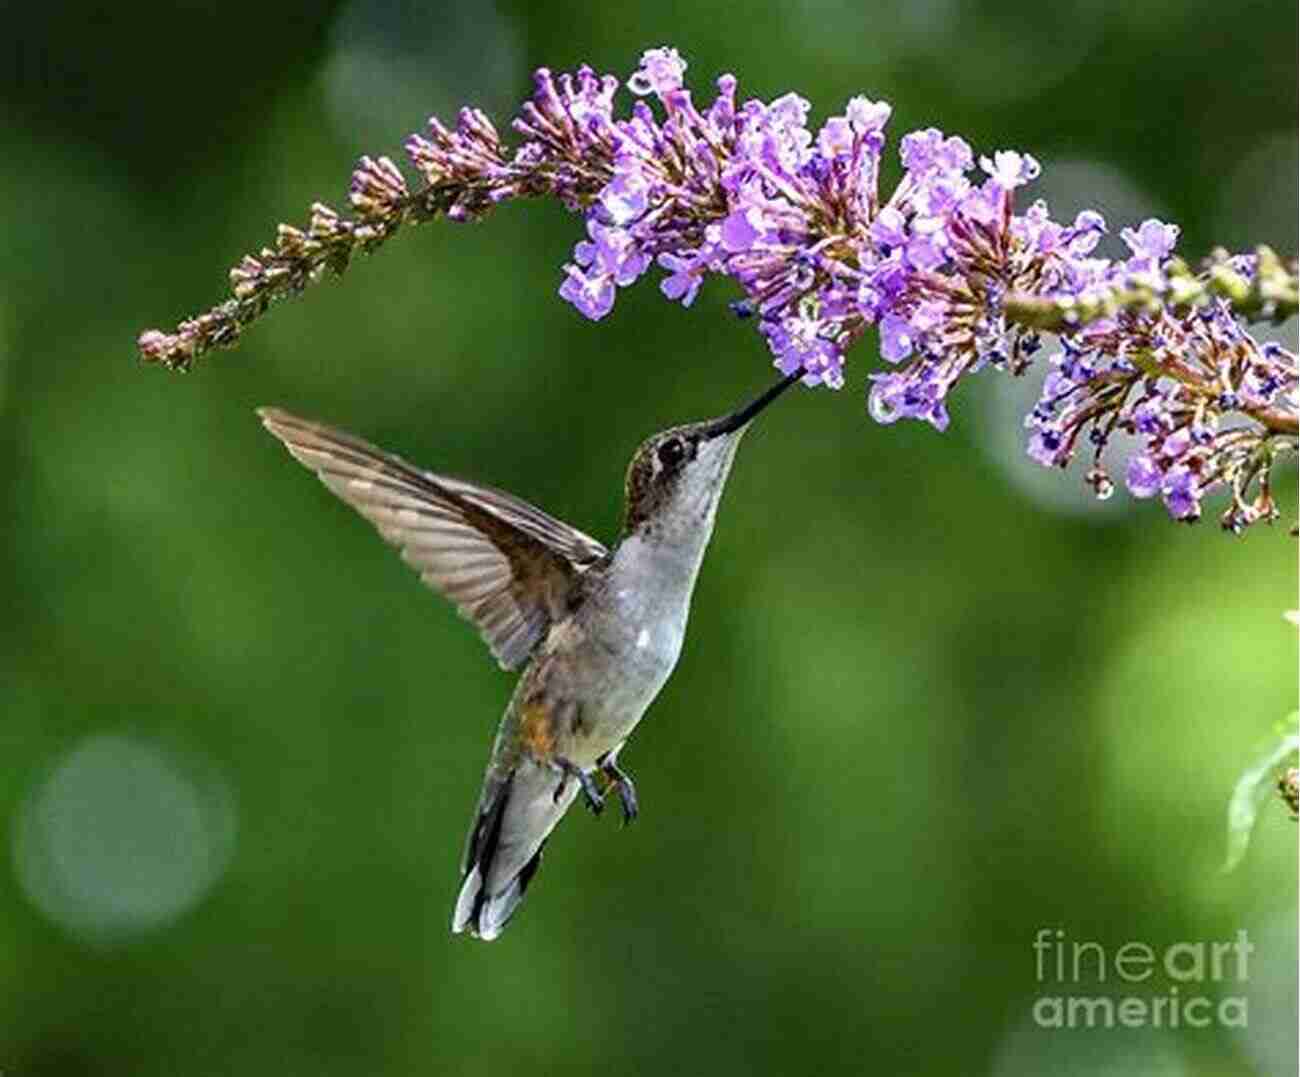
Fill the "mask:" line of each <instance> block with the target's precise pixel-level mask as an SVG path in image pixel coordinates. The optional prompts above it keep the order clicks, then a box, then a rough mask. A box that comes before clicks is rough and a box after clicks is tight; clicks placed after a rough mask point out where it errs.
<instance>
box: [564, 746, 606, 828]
mask: <svg viewBox="0 0 1300 1077" xmlns="http://www.w3.org/2000/svg"><path fill="white" fill-rule="evenodd" d="M555 765H556V766H557V767H558V768H559V770H560V774H561V777H560V784H559V785H558V786H556V787H555V796H554V797H553V798H552V800H553V801H554V802H558V801H559V799H560V797H562V796H563V795H564V790H565V789H567V788H568V786H569V779H570V778H574V779H576V780H577V782H578V784H579V785H580V786H581V787H582V799H583V800H585V801H586V802H587V807H588V808H590V809H591V814H592V815H599V814H600V813H601V812H603V811H604V810H605V798H604V796H602V795H601V792H600V790H599V789H597V788H596V779H595V778H593V777H592V776H591V774H589V773H588V772H587V771H585V770H583V769H582V768H581V767H580V766H578V765H577V764H576V763H570V762H569V760H567V759H559V758H557V759H556V760H555Z"/></svg>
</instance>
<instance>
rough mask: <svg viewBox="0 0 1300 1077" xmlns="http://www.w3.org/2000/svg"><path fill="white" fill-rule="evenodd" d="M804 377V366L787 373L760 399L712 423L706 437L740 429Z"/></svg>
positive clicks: (707, 429)
mask: <svg viewBox="0 0 1300 1077" xmlns="http://www.w3.org/2000/svg"><path fill="white" fill-rule="evenodd" d="M802 377H803V367H800V368H799V369H798V370H796V371H795V372H794V373H793V374H787V375H786V376H785V377H784V378H782V379H781V380H780V381H779V382H777V383H776V384H775V385H773V386H772V388H770V389H768V390H767V392H765V393H764V394H763V395H762V396H760V397H758V399H756V400H752V401H750V402H749V403H748V404H746V405H745V406H744V407H743V408H741V409H740V410H739V411H733V412H732V413H731V414H730V415H724V416H723V417H722V418H721V419H717V420H715V421H714V422H712V423H710V424H709V425H708V426H707V427H706V428H705V430H704V436H705V437H706V438H716V437H719V436H720V435H722V434H730V433H732V432H733V431H736V430H739V429H740V428H741V427H742V426H744V425H745V424H746V423H747V422H749V420H750V419H752V418H753V417H754V416H755V415H757V414H758V413H759V412H760V411H762V410H763V409H764V408H765V407H767V406H768V404H770V403H772V401H773V400H775V399H776V398H777V397H778V396H780V395H781V394H782V393H784V392H785V391H786V390H787V389H788V388H790V386H792V385H793V384H794V383H795V382H797V381H798V380H799V379H800V378H802Z"/></svg>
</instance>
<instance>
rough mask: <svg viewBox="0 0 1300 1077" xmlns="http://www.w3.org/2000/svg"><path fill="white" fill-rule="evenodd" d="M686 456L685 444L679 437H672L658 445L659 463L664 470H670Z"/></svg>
mask: <svg viewBox="0 0 1300 1077" xmlns="http://www.w3.org/2000/svg"><path fill="white" fill-rule="evenodd" d="M685 456H686V446H685V445H684V444H683V442H682V439H681V438H677V437H672V438H669V439H668V440H667V441H665V442H664V443H663V444H662V445H660V446H659V463H660V464H662V465H663V467H664V470H665V471H672V470H673V469H675V468H676V467H677V465H678V464H680V463H681V462H682V460H683V458H684V457H685Z"/></svg>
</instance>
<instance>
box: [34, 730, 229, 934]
mask: <svg viewBox="0 0 1300 1077" xmlns="http://www.w3.org/2000/svg"><path fill="white" fill-rule="evenodd" d="M234 834H235V813H234V802H233V797H232V795H231V793H230V790H229V787H228V786H227V785H226V783H225V782H224V781H222V780H221V779H220V778H218V777H217V776H215V775H214V774H212V773H211V772H210V771H209V770H207V768H203V767H199V766H196V765H195V764H194V763H193V761H191V760H184V761H182V760H180V759H178V758H176V757H174V756H172V755H170V754H168V753H165V752H164V751H163V750H162V749H160V748H159V747H157V746H156V745H153V744H150V743H148V742H146V741H144V740H140V739H136V738H134V737H127V736H121V735H116V734H100V735H96V736H93V737H89V738H87V739H85V740H83V741H82V742H81V743H80V744H78V745H77V746H76V747H75V748H73V749H72V750H71V751H70V752H68V753H67V754H66V755H65V756H64V757H63V758H62V759H61V760H60V761H59V762H58V763H57V764H56V765H55V766H54V768H53V769H52V770H51V771H50V772H49V774H48V775H47V776H46V777H45V778H44V779H43V780H42V781H41V782H40V783H39V784H38V785H37V786H36V787H35V788H34V789H33V790H32V791H31V793H30V794H29V796H28V797H27V800H26V802H25V803H24V804H23V806H22V808H21V810H20V811H19V813H18V815H17V818H16V820H15V823H14V832H13V858H14V869H15V872H16V874H17V876H18V881H19V883H20V884H21V885H22V888H23V890H24V891H25V892H26V894H27V897H28V898H29V899H30V900H31V902H32V904H33V905H35V906H36V907H37V908H38V909H39V910H40V911H41V912H42V913H43V914H44V915H45V916H47V917H49V919H50V920H52V921H53V922H54V923H56V924H58V925H59V926H60V927H62V928H64V929H65V930H67V931H69V932H70V933H72V934H73V935H76V936H77V937H78V938H81V939H82V940H83V941H88V942H96V943H103V942H112V941H118V940H121V939H124V938H129V937H132V936H135V935H138V934H140V933H143V932H146V931H149V930H151V929H154V928H157V927H159V926H162V925H164V924H166V923H168V922H170V921H172V920H174V919H175V918H176V917H177V916H179V915H180V914H181V913H182V912H184V911H185V910H186V909H188V908H190V907H192V906H193V905H194V904H195V903H196V902H197V901H198V900H199V899H200V898H201V897H202V896H203V895H204V894H205V893H206V892H207V891H208V889H209V888H210V887H211V886H212V884H213V883H214V882H216V880H217V879H218V878H219V877H220V875H221V873H222V871H223V870H224V869H225V866H226V864H227V863H228V861H229V858H230V852H231V849H232V847H233V844H234Z"/></svg>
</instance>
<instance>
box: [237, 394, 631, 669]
mask: <svg viewBox="0 0 1300 1077" xmlns="http://www.w3.org/2000/svg"><path fill="white" fill-rule="evenodd" d="M258 414H259V415H260V416H261V419H262V423H263V424H264V425H265V426H266V428H267V429H268V430H269V431H270V432H271V433H272V434H274V435H275V436H276V437H277V438H279V439H280V440H281V441H282V442H283V443H284V446H285V448H287V449H288V450H289V452H290V453H291V454H292V455H293V457H294V458H295V459H296V460H298V461H299V463H301V464H303V465H304V466H306V467H308V468H310V469H311V470H312V471H314V472H315V473H316V475H317V476H318V477H319V478H320V480H321V481H322V482H323V483H324V484H325V485H326V486H328V487H329V488H330V489H331V490H333V491H334V493H336V494H337V495H338V496H339V497H340V498H342V499H343V500H344V501H346V502H347V503H348V504H349V505H351V506H352V507H353V508H354V509H356V510H357V511H358V512H359V513H361V515H362V516H364V517H365V518H366V519H367V520H369V521H370V522H371V523H372V524H374V526H375V527H376V529H378V531H379V533H380V534H381V535H382V536H383V537H384V538H385V539H387V540H388V541H389V542H390V543H392V544H393V545H394V546H396V547H397V548H398V549H400V550H401V553H402V558H403V560H405V561H406V562H407V563H408V564H410V565H411V566H412V567H413V568H414V569H415V570H416V571H418V572H419V573H420V578H421V579H422V580H423V581H424V582H425V583H426V584H428V585H429V586H430V587H432V588H433V589H434V590H435V591H438V592H439V593H440V594H442V595H445V596H446V597H447V598H448V599H450V600H451V601H452V602H454V603H455V604H456V607H457V608H458V609H459V610H460V612H461V614H462V616H464V617H466V618H467V619H468V620H470V621H472V622H473V623H474V624H475V625H476V626H477V627H478V629H479V632H480V633H481V634H482V636H483V639H484V641H485V642H486V643H487V645H488V647H489V648H490V649H491V651H492V653H493V655H495V656H496V659H497V661H498V662H499V663H500V664H501V666H502V667H503V668H505V669H517V668H518V667H519V666H521V665H523V663H524V662H525V661H526V660H527V659H528V656H529V655H530V654H532V651H533V648H534V647H535V646H536V645H537V642H538V640H540V639H541V638H542V636H543V635H545V633H546V630H547V628H548V627H549V626H550V624H551V622H552V621H553V620H556V619H557V618H558V617H560V616H562V615H563V614H564V613H565V612H566V610H567V609H568V604H569V600H570V598H571V596H572V594H573V589H574V585H575V583H576V581H577V579H578V577H579V576H580V574H581V573H582V572H583V571H585V570H586V569H587V568H589V567H590V566H591V565H592V564H594V563H595V562H597V561H599V560H600V559H601V558H602V557H604V556H606V554H607V553H608V551H607V550H606V549H605V547H604V546H602V545H601V544H600V543H599V542H597V541H596V540H595V539H593V538H591V537H590V536H588V535H585V534H583V533H582V532H581V531H579V530H577V529H576V528H573V527H570V526H569V525H568V524H566V523H563V522H561V521H559V520H557V519H555V518H554V517H553V516H548V515H547V514H546V513H544V512H542V511H541V510H540V509H537V508H534V507H533V506H532V505H529V504H528V503H527V502H526V501H522V500H520V499H519V498H517V497H513V496H511V495H510V494H507V493H505V492H504V491H501V490H494V489H492V488H491V487H487V486H477V485H474V484H473V483H468V482H464V481H463V480H460V479H452V478H448V477H446V476H443V475H435V474H433V473H432V472H428V471H421V470H420V469H419V468H416V467H414V466H412V465H411V464H408V463H407V462H406V461H405V460H402V459H401V458H400V457H397V456H393V455H390V454H389V453H385V452H381V451H380V450H379V449H376V448H375V447H374V446H373V445H370V444H368V443H367V442H365V441H362V440H361V439H360V438H356V437H353V436H352V435H351V434H346V433H344V432H343V431H341V430H335V429H333V428H331V427H328V426H324V425H322V424H320V423H314V422H310V421H308V420H306V419H299V418H297V417H296V416H294V415H290V414H289V413H288V412H286V411H281V410H280V409H278V408H261V409H259V411H258Z"/></svg>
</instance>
